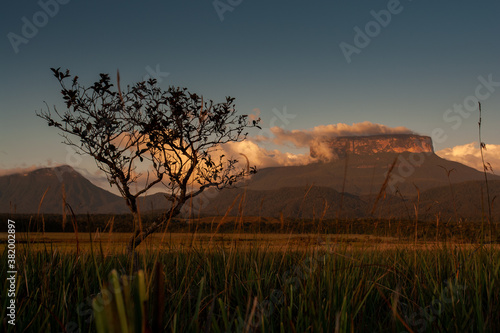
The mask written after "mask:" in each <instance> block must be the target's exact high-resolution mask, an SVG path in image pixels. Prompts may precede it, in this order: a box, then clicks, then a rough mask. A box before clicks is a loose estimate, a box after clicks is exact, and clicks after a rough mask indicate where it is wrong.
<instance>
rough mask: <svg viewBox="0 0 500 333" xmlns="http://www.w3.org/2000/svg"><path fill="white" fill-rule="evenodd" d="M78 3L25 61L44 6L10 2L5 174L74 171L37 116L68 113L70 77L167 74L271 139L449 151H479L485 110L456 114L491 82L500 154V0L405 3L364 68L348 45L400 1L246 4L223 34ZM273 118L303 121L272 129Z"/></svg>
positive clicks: (176, 5)
mask: <svg viewBox="0 0 500 333" xmlns="http://www.w3.org/2000/svg"><path fill="white" fill-rule="evenodd" d="M42 2H43V0H42ZM49 2H50V1H47V3H49ZM65 2H67V3H66V4H61V5H59V9H58V12H57V13H56V14H55V15H53V16H54V17H49V19H48V22H47V24H46V25H43V26H42V27H40V28H38V32H37V33H36V34H35V35H34V36H33V37H32V38H28V42H27V43H26V44H20V45H19V52H18V53H16V52H15V51H14V48H13V46H12V45H11V42H10V41H9V38H8V34H9V33H11V32H12V33H14V34H17V35H19V36H22V27H23V25H24V22H23V20H22V18H23V17H26V18H27V19H28V20H29V21H30V22H32V21H33V15H35V16H36V14H37V13H38V12H39V11H41V10H42V7H41V6H40V4H39V3H38V2H36V1H11V2H8V3H6V4H4V9H3V10H2V14H0V15H1V20H0V27H1V33H2V36H3V37H2V42H1V47H0V59H1V62H0V75H1V81H0V112H1V115H2V116H1V117H2V118H1V122H0V133H1V141H0V156H1V158H0V169H12V168H18V167H27V166H32V165H40V166H43V165H47V163H48V162H47V160H50V161H51V162H52V163H54V164H58V163H63V164H65V163H67V162H68V161H67V160H66V157H67V151H66V147H65V146H64V145H63V144H61V143H60V142H61V138H60V137H59V136H58V134H57V132H56V131H55V130H54V129H53V128H49V127H47V125H46V124H45V123H44V122H43V121H42V120H41V119H39V118H37V117H36V116H35V111H37V110H38V111H39V110H41V109H43V108H45V105H44V101H46V102H47V103H48V104H49V106H53V105H57V106H60V107H61V108H62V103H61V99H60V95H59V90H60V89H59V86H58V83H57V81H56V79H55V78H54V77H53V76H52V73H51V71H50V70H49V68H50V67H62V68H63V69H65V68H69V69H70V70H71V71H72V73H74V74H76V75H78V76H80V78H81V82H82V83H86V84H90V83H92V82H93V80H95V79H97V78H98V74H99V73H101V72H106V73H111V74H112V75H114V74H115V73H116V70H117V69H119V70H120V74H121V79H122V84H123V85H124V84H127V83H129V84H133V83H135V82H137V81H139V80H142V79H143V77H144V76H145V75H147V74H149V71H151V70H153V71H154V70H155V69H156V68H157V66H158V68H159V70H160V71H161V72H168V73H169V74H168V76H164V77H161V78H162V79H163V81H162V82H161V84H160V85H161V86H162V87H164V88H167V87H168V86H169V85H176V86H177V85H178V86H186V87H188V88H189V89H190V90H191V91H195V92H198V93H201V94H203V95H204V96H205V97H206V98H211V99H214V100H215V101H221V100H222V99H223V98H224V96H227V95H229V96H233V97H235V98H236V104H237V106H238V109H239V111H240V112H241V113H252V112H255V111H254V110H255V109H259V110H260V112H261V114H260V116H261V117H262V119H263V122H262V125H263V127H270V126H271V125H276V126H284V128H285V129H287V130H294V129H310V128H313V127H315V126H318V125H326V124H336V123H346V124H352V123H357V122H363V121H370V122H373V123H379V124H384V125H387V126H390V127H396V126H405V127H407V128H409V129H411V130H413V131H415V132H418V133H420V134H424V135H432V133H433V130H434V129H435V128H441V129H442V130H443V133H444V134H445V135H446V137H447V139H446V140H443V141H442V142H435V143H434V145H435V149H436V150H441V149H444V148H453V147H455V146H460V145H465V144H468V143H471V142H473V141H477V116H478V114H477V111H474V112H471V116H470V117H468V118H463V117H461V118H462V123H461V125H460V126H457V128H456V129H454V128H452V125H453V124H455V122H446V121H444V120H443V114H444V113H445V112H446V110H448V109H450V108H453V105H454V104H462V103H464V100H465V99H466V98H467V97H468V96H473V95H474V94H475V93H476V88H477V87H478V85H479V84H480V81H479V80H478V77H479V76H482V77H484V78H486V79H487V78H488V76H491V78H492V80H493V81H494V82H499V84H498V85H497V86H496V87H494V90H495V91H491V94H490V96H489V97H488V98H485V99H484V100H483V102H482V103H483V118H484V119H483V122H484V123H483V125H484V127H483V140H484V141H485V142H486V143H490V144H500V131H498V127H499V126H498V125H500V43H499V42H498V40H499V38H498V36H499V33H500V20H499V19H498V15H499V14H500V3H499V2H498V1H477V0H476V1H457V0H456V1H430V0H427V1H426V0H413V1H410V0H402V1H401V3H400V5H399V7H398V8H399V9H400V12H399V13H398V14H393V15H392V17H391V21H390V23H389V24H387V26H386V27H381V29H380V33H378V34H376V36H374V37H373V38H371V41H370V43H369V45H368V46H366V47H365V48H362V49H360V53H359V54H353V55H352V62H351V63H348V62H347V61H346V58H345V57H344V54H343V53H342V51H341V48H340V47H339V44H340V43H342V42H345V43H349V44H354V37H355V31H354V28H355V27H356V26H358V27H360V28H361V29H362V30H364V28H365V25H366V24H367V23H368V22H370V21H373V20H374V18H373V16H372V14H371V13H370V12H371V11H375V12H378V11H380V10H383V9H387V7H388V4H390V3H391V2H392V1H373V0H371V1H309V2H307V1H257V0H253V1H250V0H243V1H236V0H233V1H231V2H229V3H233V4H237V5H236V6H232V7H233V8H232V11H226V12H225V13H224V14H223V18H224V20H223V21H221V20H220V16H219V15H218V13H217V11H216V9H215V8H214V2H213V1H209V0H205V1H179V0H177V1H175V0H174V1H142V2H133V3H124V2H122V1H102V2H100V1H78V0H71V1H65ZM219 3H224V4H227V3H228V2H227V0H221V1H220V2H219ZM238 3H239V4H238ZM38 17H42V16H40V15H38ZM148 69H149V71H148ZM480 91H481V92H482V93H483V94H484V93H486V92H488V90H486V88H483V89H482V90H480ZM274 108H275V109H277V110H280V111H283V110H284V108H286V112H287V113H288V114H292V115H295V117H294V118H293V119H291V118H290V121H289V123H282V122H280V121H276V120H274V121H273V122H272V119H273V117H274V116H275V115H274V113H273V111H272V110H273V109H274ZM271 148H279V149H280V150H282V151H287V150H290V151H293V152H296V151H297V150H296V149H293V148H291V147H287V146H281V147H277V146H272V147H271ZM302 152H303V151H302ZM85 161H86V162H85V163H83V166H84V167H85V168H87V169H88V170H89V171H91V170H95V167H93V166H92V163H89V162H88V161H87V160H85ZM92 168H94V169H92Z"/></svg>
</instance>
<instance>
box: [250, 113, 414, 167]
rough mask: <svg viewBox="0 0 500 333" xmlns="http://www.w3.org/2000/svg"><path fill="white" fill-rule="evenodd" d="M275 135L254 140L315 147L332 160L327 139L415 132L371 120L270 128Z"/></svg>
mask: <svg viewBox="0 0 500 333" xmlns="http://www.w3.org/2000/svg"><path fill="white" fill-rule="evenodd" d="M270 131H271V133H272V135H273V137H265V136H262V135H260V136H259V135H258V136H256V137H255V138H253V139H252V140H253V141H255V142H272V143H274V144H277V145H290V144H291V145H292V146H294V147H296V148H304V147H308V148H313V149H314V150H315V152H317V156H318V159H321V160H330V159H332V158H335V157H336V156H333V153H332V151H331V149H329V147H328V146H327V145H326V142H325V141H326V140H328V139H332V138H335V137H340V136H368V135H382V134H415V133H414V132H413V131H411V130H410V129H408V128H406V127H403V126H399V127H389V126H385V125H382V124H375V123H372V122H369V121H365V122H362V123H353V124H352V125H348V124H343V123H338V124H330V125H320V126H316V127H314V128H312V129H308V130H291V131H290V130H285V129H283V128H281V127H272V128H271V129H270Z"/></svg>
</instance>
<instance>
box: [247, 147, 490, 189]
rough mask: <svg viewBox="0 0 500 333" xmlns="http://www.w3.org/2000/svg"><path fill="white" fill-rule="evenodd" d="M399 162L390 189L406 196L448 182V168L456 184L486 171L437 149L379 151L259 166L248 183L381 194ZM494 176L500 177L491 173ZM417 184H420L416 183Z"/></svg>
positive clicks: (479, 177) (480, 177) (480, 176)
mask: <svg viewBox="0 0 500 333" xmlns="http://www.w3.org/2000/svg"><path fill="white" fill-rule="evenodd" d="M394 161H396V164H395V166H394V168H393V170H392V172H391V174H390V177H389V178H388V184H387V190H388V191H389V192H390V193H392V194H395V193H396V191H398V190H399V192H401V193H402V194H403V195H404V196H413V195H416V194H417V190H416V187H418V188H419V190H420V191H423V190H427V189H430V188H433V187H439V186H445V185H448V177H447V171H446V170H453V171H452V172H451V173H450V179H449V180H450V181H451V182H452V184H455V183H461V182H464V181H472V180H477V181H482V180H484V174H483V173H482V172H480V171H477V170H476V169H473V168H471V167H468V166H466V165H463V164H461V163H458V162H453V161H448V160H445V159H443V158H441V157H439V156H437V155H436V154H434V153H410V152H404V153H401V154H396V153H386V152H384V153H377V154H371V155H357V154H352V155H347V156H346V157H345V158H340V159H336V160H333V161H330V162H317V163H312V164H308V165H301V166H288V167H273V168H265V169H262V170H259V171H258V172H257V174H255V175H254V176H253V177H252V179H251V180H250V181H248V183H247V186H248V189H249V190H277V189H280V188H284V187H306V186H311V185H315V186H322V187H330V188H333V189H335V190H336V191H338V192H347V193H351V194H354V195H360V196H361V195H372V194H378V193H379V191H380V189H381V187H382V184H384V182H385V180H386V175H387V172H388V170H389V169H390V167H391V165H392V163H393V162H394ZM489 177H490V179H492V180H500V177H498V176H495V175H490V176H489ZM415 186H416V187H415Z"/></svg>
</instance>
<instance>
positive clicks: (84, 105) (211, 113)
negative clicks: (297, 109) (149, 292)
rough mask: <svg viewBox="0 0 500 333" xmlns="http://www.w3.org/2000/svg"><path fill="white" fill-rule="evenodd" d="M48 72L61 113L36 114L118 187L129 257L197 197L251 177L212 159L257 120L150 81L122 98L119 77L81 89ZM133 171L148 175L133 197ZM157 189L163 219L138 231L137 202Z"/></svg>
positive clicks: (233, 163)
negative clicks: (162, 193) (128, 217)
mask: <svg viewBox="0 0 500 333" xmlns="http://www.w3.org/2000/svg"><path fill="white" fill-rule="evenodd" d="M52 71H53V73H54V76H55V77H56V78H57V79H58V81H59V83H60V85H61V87H62V90H61V93H62V96H63V99H64V101H65V103H66V110H65V111H64V112H62V113H61V112H58V110H57V109H56V108H55V107H54V114H53V113H51V112H50V108H49V107H47V111H43V112H41V113H39V114H37V115H38V116H39V117H41V118H43V119H44V120H46V121H47V123H48V125H49V126H54V127H56V128H58V129H59V130H61V131H62V134H61V135H62V136H63V138H64V143H65V144H67V145H71V146H74V147H75V148H76V149H77V151H78V152H79V153H81V154H85V155H89V156H91V157H93V158H94V159H95V161H96V163H97V166H98V167H99V169H101V170H102V171H104V173H105V174H106V176H107V179H108V181H109V183H110V185H111V186H113V185H115V186H117V188H118V190H119V191H120V193H121V195H122V197H123V198H124V199H125V201H126V203H127V206H128V207H129V209H130V212H131V213H132V215H133V218H134V233H133V236H132V237H131V240H130V243H129V245H128V250H129V251H133V250H134V248H135V247H136V246H138V245H139V244H140V243H141V242H142V241H143V240H144V239H145V238H146V237H147V236H148V235H150V234H152V233H154V232H155V231H157V230H158V229H159V228H160V227H161V226H163V225H164V224H165V223H166V222H167V221H168V219H170V218H172V217H175V216H177V215H178V214H179V213H180V212H181V209H182V207H183V205H184V204H185V203H186V202H188V201H189V200H191V199H192V198H194V197H196V196H197V195H199V194H201V193H202V192H203V191H204V190H206V189H208V188H211V187H212V188H217V189H219V190H220V189H222V188H225V187H229V186H233V185H234V184H235V183H236V182H237V181H239V180H241V179H242V178H243V177H245V176H246V175H249V174H251V173H254V172H256V169H255V167H251V168H250V167H249V165H247V166H246V167H238V165H237V163H238V160H236V159H233V158H227V157H225V156H224V155H220V154H219V153H216V151H217V150H219V149H220V145H222V144H224V143H228V142H239V141H242V140H244V139H245V138H246V136H247V133H245V132H244V131H245V130H246V129H247V128H250V127H258V122H259V121H260V120H256V121H252V122H251V123H249V121H248V117H247V115H237V114H236V109H235V104H234V98H232V97H227V98H226V101H225V102H223V103H218V104H215V103H214V102H213V101H212V100H209V101H208V102H206V101H204V100H203V97H201V96H198V95H197V94H192V93H190V92H188V91H187V89H186V88H178V87H169V88H168V90H166V91H164V90H162V89H161V88H159V87H158V86H157V84H156V80H154V79H150V80H148V81H142V82H138V83H137V84H135V85H134V86H133V87H127V90H126V91H122V90H121V89H120V79H119V73H118V75H117V83H118V84H117V89H116V90H113V84H111V79H110V76H109V75H108V74H100V80H99V81H97V82H95V83H94V84H93V85H92V86H90V87H84V86H82V85H80V84H79V82H78V77H77V76H74V77H73V78H71V75H70V73H69V71H68V70H66V71H64V72H63V71H60V69H59V68H58V69H54V68H52ZM68 81H70V82H71V83H70V84H67V82H68ZM219 155H220V156H219ZM216 156H217V157H216ZM138 164H145V165H144V167H142V169H148V172H147V177H146V180H145V182H144V184H143V185H142V186H139V188H138V189H137V190H135V191H134V190H133V189H132V185H134V184H138V180H139V177H141V174H140V173H139V172H137V166H138ZM159 183H162V184H163V185H164V186H166V188H167V192H168V193H167V195H166V197H167V199H168V201H169V202H170V204H169V205H168V211H167V214H165V216H166V218H163V219H160V220H158V221H157V222H154V223H153V224H152V225H150V226H149V227H147V228H142V226H141V225H140V223H139V222H140V216H139V210H138V207H137V199H138V197H139V196H140V195H142V194H144V193H146V191H148V190H149V189H150V188H151V187H153V186H154V185H156V184H159ZM134 187H135V186H134Z"/></svg>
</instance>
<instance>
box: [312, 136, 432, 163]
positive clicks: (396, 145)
mask: <svg viewBox="0 0 500 333" xmlns="http://www.w3.org/2000/svg"><path fill="white" fill-rule="evenodd" d="M324 143H325V144H326V146H327V147H328V149H329V150H330V151H331V152H332V153H333V154H334V155H335V156H338V157H339V158H342V157H345V156H346V155H347V154H356V155H373V154H377V153H403V152H411V153H433V152H434V148H433V146H432V139H431V138H430V137H428V136H421V135H415V134H389V135H372V136H349V137H347V136H344V137H337V138H333V139H330V140H327V141H324ZM311 157H318V153H317V151H316V148H314V147H312V146H311Z"/></svg>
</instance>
